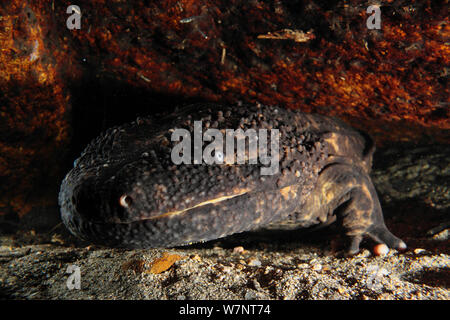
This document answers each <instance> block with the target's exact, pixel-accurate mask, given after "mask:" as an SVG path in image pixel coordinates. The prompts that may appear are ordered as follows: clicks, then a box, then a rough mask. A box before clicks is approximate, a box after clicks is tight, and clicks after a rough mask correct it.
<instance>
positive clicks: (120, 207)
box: [59, 104, 406, 254]
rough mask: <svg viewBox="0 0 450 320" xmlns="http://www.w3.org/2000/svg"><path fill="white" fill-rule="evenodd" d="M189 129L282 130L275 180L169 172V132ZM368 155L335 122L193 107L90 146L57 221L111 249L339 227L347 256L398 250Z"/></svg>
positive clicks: (229, 169)
mask: <svg viewBox="0 0 450 320" xmlns="http://www.w3.org/2000/svg"><path fill="white" fill-rule="evenodd" d="M195 120H202V124H203V132H205V131H206V130H207V128H218V129H238V128H242V129H243V130H244V131H245V130H247V129H249V128H254V129H261V128H265V129H279V132H280V141H279V145H280V149H279V152H280V159H279V172H277V173H276V174H274V175H261V172H260V168H261V166H263V167H266V165H262V164H259V163H258V164H248V163H246V164H241V165H239V164H234V165H226V164H213V165H207V164H205V163H203V164H196V165H186V164H180V165H174V163H173V162H172V160H171V157H170V155H171V150H172V148H173V147H174V146H175V145H176V144H177V143H178V142H172V141H171V133H172V132H173V129H176V128H185V129H187V130H189V131H190V132H191V136H193V134H192V131H193V122H194V121H195ZM374 149H375V148H374V146H373V142H372V141H371V139H370V138H369V137H367V136H366V135H364V134H360V133H358V132H357V131H355V130H353V129H352V128H350V127H349V126H347V125H346V124H344V123H343V122H341V121H339V120H337V119H334V118H329V117H325V116H320V115H313V114H306V113H302V112H296V111H290V110H286V109H282V108H278V107H270V106H263V105H256V106H219V105H212V104H206V105H205V104H197V105H192V106H188V107H186V108H184V109H182V110H180V111H177V112H175V113H174V114H172V115H171V116H170V117H167V118H166V119H161V120H160V121H158V122H152V121H150V120H149V119H138V120H136V121H135V122H133V123H131V124H125V125H123V126H121V127H117V128H112V129H110V130H108V131H107V132H105V133H104V134H102V135H101V136H100V137H98V138H97V139H96V140H94V141H93V142H92V143H91V144H90V145H89V146H88V147H87V148H86V149H85V151H84V152H83V154H82V155H81V157H80V158H79V159H78V160H77V161H76V164H75V166H74V168H73V169H72V170H71V171H70V172H69V173H68V175H67V176H66V178H65V179H64V181H63V183H62V186H61V192H60V196H59V201H60V206H61V214H62V219H63V221H64V223H65V225H66V226H67V227H68V229H69V230H70V231H71V232H72V233H73V234H75V235H77V236H79V237H81V238H83V239H86V240H88V241H91V242H93V243H98V244H102V245H107V246H112V247H128V248H148V247H170V246H177V245H185V244H190V243H193V242H200V241H207V240H211V239H217V238H220V237H224V236H227V235H230V234H233V233H237V232H243V231H248V230H254V229H258V228H262V227H267V226H274V225H280V224H283V225H286V224H288V225H294V226H296V227H310V226H314V225H320V224H328V223H331V222H334V221H338V223H340V224H341V225H342V227H343V230H344V232H345V235H346V236H347V237H348V239H349V245H348V248H347V253H349V254H354V253H357V252H358V251H359V245H360V242H361V240H362V239H363V237H365V236H368V237H370V238H372V239H373V240H375V241H376V242H378V243H385V244H386V245H387V246H389V247H390V248H394V249H399V250H402V249H405V248H406V245H405V243H404V242H403V241H402V240H400V239H398V238H397V237H395V236H394V235H392V233H390V232H389V230H388V229H387V228H386V226H385V224H384V221H383V215H382V210H381V207H380V203H379V200H378V196H377V194H376V191H375V188H374V186H373V184H372V182H371V180H370V176H369V173H370V168H371V163H372V155H373V152H374ZM248 155H249V154H248V153H247V156H248Z"/></svg>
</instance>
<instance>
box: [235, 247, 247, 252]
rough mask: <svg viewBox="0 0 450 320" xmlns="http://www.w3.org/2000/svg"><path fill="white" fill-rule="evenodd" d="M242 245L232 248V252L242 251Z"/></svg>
mask: <svg viewBox="0 0 450 320" xmlns="http://www.w3.org/2000/svg"><path fill="white" fill-rule="evenodd" d="M244 250H245V249H244V247H243V246H237V247H234V248H233V253H243V252H244Z"/></svg>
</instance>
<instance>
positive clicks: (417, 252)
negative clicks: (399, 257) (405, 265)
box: [414, 248, 426, 254]
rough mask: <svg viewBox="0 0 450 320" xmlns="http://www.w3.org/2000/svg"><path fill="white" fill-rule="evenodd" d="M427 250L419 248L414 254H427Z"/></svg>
mask: <svg viewBox="0 0 450 320" xmlns="http://www.w3.org/2000/svg"><path fill="white" fill-rule="evenodd" d="M425 251H426V250H425V249H422V248H417V249H414V254H421V253H425Z"/></svg>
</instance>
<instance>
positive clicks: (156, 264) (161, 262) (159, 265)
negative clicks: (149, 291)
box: [145, 252, 183, 274]
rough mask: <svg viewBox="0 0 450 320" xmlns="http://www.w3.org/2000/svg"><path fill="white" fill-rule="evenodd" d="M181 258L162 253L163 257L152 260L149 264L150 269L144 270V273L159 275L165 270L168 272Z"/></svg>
mask: <svg viewBox="0 0 450 320" xmlns="http://www.w3.org/2000/svg"><path fill="white" fill-rule="evenodd" d="M182 258H183V257H182V256H179V255H177V254H169V253H167V252H164V254H163V256H162V257H161V258H157V259H155V260H153V262H152V263H151V267H150V268H149V270H146V271H145V272H146V273H153V274H159V273H162V272H164V271H166V270H168V269H169V268H170V267H171V266H172V265H173V264H174V263H175V262H176V261H178V260H180V259H182Z"/></svg>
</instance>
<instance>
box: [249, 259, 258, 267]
mask: <svg viewBox="0 0 450 320" xmlns="http://www.w3.org/2000/svg"><path fill="white" fill-rule="evenodd" d="M247 264H248V265H249V266H252V267H260V266H261V261H259V260H258V259H257V258H250V259H248V261H247Z"/></svg>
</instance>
